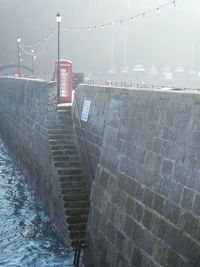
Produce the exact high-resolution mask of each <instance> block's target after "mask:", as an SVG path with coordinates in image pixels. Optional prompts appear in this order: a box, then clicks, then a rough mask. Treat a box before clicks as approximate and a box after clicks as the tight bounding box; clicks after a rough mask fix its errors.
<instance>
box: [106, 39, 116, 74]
mask: <svg viewBox="0 0 200 267" xmlns="http://www.w3.org/2000/svg"><path fill="white" fill-rule="evenodd" d="M107 73H108V74H116V73H117V71H116V68H115V67H114V36H113V35H112V43H111V67H110V69H109V70H108V71H107Z"/></svg>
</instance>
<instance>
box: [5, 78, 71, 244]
mask: <svg viewBox="0 0 200 267" xmlns="http://www.w3.org/2000/svg"><path fill="white" fill-rule="evenodd" d="M56 104H57V91H56V87H55V83H47V82H45V81H40V80H31V79H25V78H11V77H10V78H9V77H1V78H0V136H1V137H2V139H3V141H4V142H5V144H6V145H7V146H8V148H9V150H10V152H11V155H12V157H13V159H14V160H15V161H16V163H17V164H18V166H19V167H20V169H21V170H23V172H24V173H25V175H26V176H27V178H29V181H30V182H31V184H32V185H33V186H34V188H35V189H36V191H37V193H38V195H39V198H40V200H41V202H42V204H43V206H44V207H45V209H46V211H47V212H48V214H49V216H50V217H51V219H52V220H53V222H54V224H55V226H56V228H57V230H58V232H59V233H60V235H61V236H62V237H63V239H65V240H67V238H68V232H67V227H66V222H65V220H64V218H65V217H64V215H63V207H62V202H61V199H60V186H59V183H58V180H57V177H56V173H55V172H54V168H51V156H50V149H49V136H48V129H47V122H48V119H50V118H51V114H53V113H54V112H55V111H56ZM63 220H64V221H63Z"/></svg>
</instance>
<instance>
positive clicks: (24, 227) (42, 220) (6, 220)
mask: <svg viewBox="0 0 200 267" xmlns="http://www.w3.org/2000/svg"><path fill="white" fill-rule="evenodd" d="M72 262H73V253H72V252H71V251H70V250H67V249H66V248H65V247H64V246H63V245H62V242H61V241H60V240H59V238H58V236H57V235H56V232H55V230H54V228H53V226H52V224H51V222H50V221H49V219H48V217H47V216H46V214H45V213H44V211H43V209H42V207H41V204H40V203H39V202H38V201H37V200H36V198H35V196H34V192H33V191H32V189H31V187H30V186H29V185H28V184H27V183H26V181H25V178H24V176H23V175H22V173H21V172H20V171H19V169H18V168H17V167H16V165H15V164H14V163H13V161H12V159H11V158H10V156H9V154H8V151H7V150H6V148H5V146H4V145H3V143H2V141H1V140H0V266H6V267H7V266H9V267H22V266H23V267H26V266H30V267H54V266H59V267H62V266H63V267H72V266H73V265H72Z"/></svg>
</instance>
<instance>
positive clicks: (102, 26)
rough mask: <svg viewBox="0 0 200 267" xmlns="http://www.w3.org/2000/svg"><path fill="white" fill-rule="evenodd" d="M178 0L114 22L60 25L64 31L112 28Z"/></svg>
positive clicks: (174, 3)
mask: <svg viewBox="0 0 200 267" xmlns="http://www.w3.org/2000/svg"><path fill="white" fill-rule="evenodd" d="M177 1H178V0H173V1H170V2H168V3H165V4H163V5H160V6H157V7H156V8H152V9H149V10H147V11H145V12H142V13H139V14H137V15H134V16H131V17H128V18H124V19H120V20H118V21H114V22H109V23H105V24H100V25H93V26H79V27H70V26H68V27H61V28H62V29H63V30H65V31H84V30H86V31H91V30H99V29H105V28H113V27H114V26H118V25H120V24H121V25H122V24H124V23H128V22H133V21H135V20H136V19H138V18H145V17H146V15H148V14H151V13H154V12H158V11H160V10H161V9H162V8H165V7H168V6H174V7H175V6H176V2H177Z"/></svg>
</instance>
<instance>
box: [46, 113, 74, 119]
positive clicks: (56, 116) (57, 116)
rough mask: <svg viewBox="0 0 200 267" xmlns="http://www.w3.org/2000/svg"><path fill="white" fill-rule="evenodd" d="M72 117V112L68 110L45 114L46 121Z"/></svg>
mask: <svg viewBox="0 0 200 267" xmlns="http://www.w3.org/2000/svg"><path fill="white" fill-rule="evenodd" d="M71 119H72V114H71V113H69V112H56V113H51V114H48V115H47V116H46V120H47V121H52V120H71Z"/></svg>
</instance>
